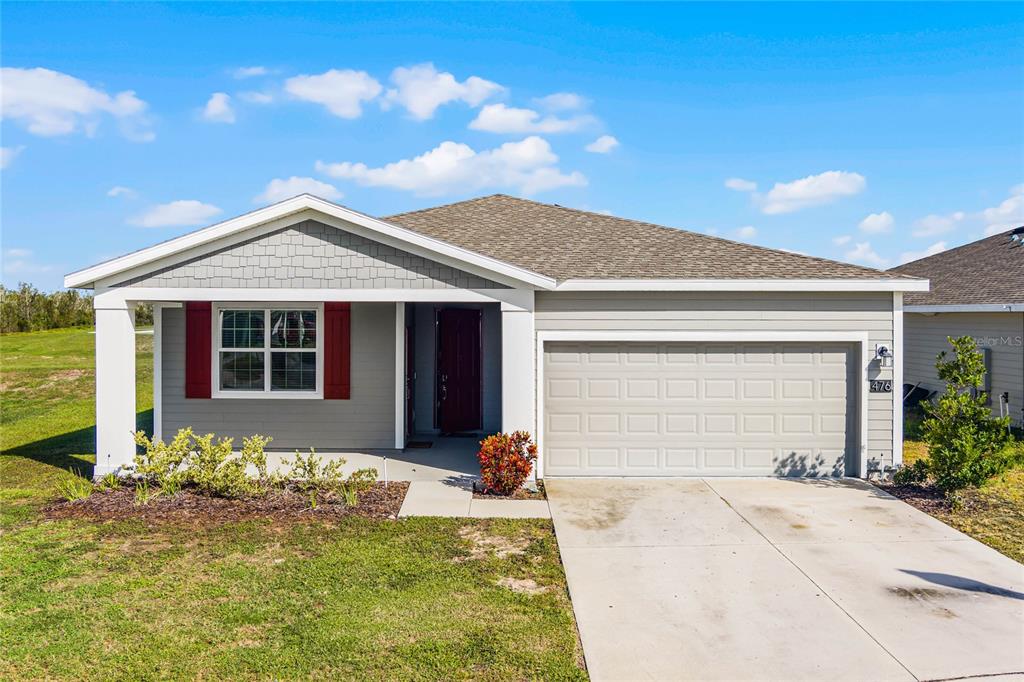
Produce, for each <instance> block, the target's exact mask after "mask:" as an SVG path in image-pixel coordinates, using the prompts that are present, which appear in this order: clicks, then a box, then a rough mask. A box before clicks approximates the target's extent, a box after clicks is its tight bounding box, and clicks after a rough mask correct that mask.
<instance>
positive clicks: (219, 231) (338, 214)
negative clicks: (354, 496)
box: [64, 194, 555, 289]
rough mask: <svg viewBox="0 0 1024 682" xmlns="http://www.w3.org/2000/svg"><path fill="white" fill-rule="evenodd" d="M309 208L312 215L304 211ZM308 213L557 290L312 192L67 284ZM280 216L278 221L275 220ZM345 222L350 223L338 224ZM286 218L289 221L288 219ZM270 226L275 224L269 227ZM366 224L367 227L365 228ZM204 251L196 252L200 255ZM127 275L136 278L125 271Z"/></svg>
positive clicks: (547, 281) (86, 283)
mask: <svg viewBox="0 0 1024 682" xmlns="http://www.w3.org/2000/svg"><path fill="white" fill-rule="evenodd" d="M306 212H310V214H309V215H308V216H307V215H304V214H305V213H306ZM307 218H316V219H318V220H320V221H321V222H324V223H326V224H329V225H332V226H334V227H339V228H340V229H346V230H351V231H353V232H355V233H357V234H362V235H363V236H370V235H372V238H374V239H377V240H384V241H386V242H390V243H392V244H394V243H396V242H397V243H400V244H402V245H403V248H406V249H410V250H412V251H413V252H414V253H420V254H422V255H425V256H427V257H430V258H433V259H436V260H439V261H441V262H445V263H446V264H448V265H451V264H453V261H454V262H456V263H461V265H460V266H457V267H462V268H463V269H466V267H467V266H469V267H471V268H472V267H474V266H475V267H476V268H480V269H482V270H484V271H486V272H488V273H490V275H491V276H492V277H498V278H501V279H512V280H515V281H516V282H519V283H522V284H528V285H531V286H537V287H540V288H543V289H553V288H554V286H555V280H554V279H552V278H550V277H546V276H544V275H541V274H539V273H536V272H532V271H530V270H527V269H525V268H520V267H518V266H515V265H512V264H510V263H506V262H504V261H500V260H497V259H495V258H491V257H490V256H485V255H483V254H479V253H476V252H474V251H470V250H468V249H464V248H462V247H459V246H455V245H454V244H449V243H448V242H444V241H441V240H440V239H434V238H433V237H428V236H426V235H423V234H420V233H419V232H414V231H413V230H409V229H406V228H404V227H399V226H397V225H392V224H391V223H388V222H385V221H383V220H379V219H377V218H373V217H371V216H368V215H366V214H363V213H359V212H358V211H353V210H352V209H349V208H345V207H344V206H339V205H338V204H335V203H332V202H330V201H327V200H325V199H321V198H319V197H314V196H312V195H310V194H300V195H299V196H296V197H292V198H291V199H285V200H284V201H281V202H278V203H276V204H272V205H270V206H267V207H265V208H261V209H257V210H255V211H251V212H249V213H246V214H244V215H241V216H238V217H237V218H232V219H230V220H225V221H224V222H221V223H217V224H215V225H211V226H210V227H206V228H203V229H201V230H196V231H195V232H190V233H189V234H186V235H183V236H181V237H177V238H175V239H170V240H168V241H165V242H161V243H159V244H156V245H155V246H151V247H149V248H146V249H142V250H139V251H135V252H133V253H129V254H126V255H124V256H121V257H119V258H114V259H113V260H109V261H105V262H103V263H99V264H97V265H93V266H91V267H88V268H84V269H82V270H77V271H75V272H72V273H70V274H68V275H67V276H65V277H64V286H65V287H68V288H83V287H84V288H88V287H91V286H94V285H95V284H96V283H97V282H99V281H101V280H104V279H109V278H110V277H113V276H114V275H124V274H125V273H126V272H129V271H132V270H133V269H137V268H139V267H141V266H151V267H153V268H156V269H158V268H159V265H155V263H157V262H159V261H161V259H166V258H168V257H172V256H176V255H179V254H182V253H183V252H186V251H193V250H197V249H198V247H201V246H204V245H209V244H211V243H213V242H218V244H217V247H218V248H219V247H221V246H223V245H225V243H230V242H221V240H225V239H226V238H229V237H233V236H235V237H236V240H237V239H238V237H237V236H238V235H243V234H244V236H243V237H242V238H244V239H248V238H250V237H251V236H252V235H251V234H249V231H250V230H252V229H253V228H257V227H261V226H264V229H269V230H270V231H272V230H273V229H279V228H280V227H282V226H283V224H288V223H290V222H298V221H299V220H304V219H307ZM275 221H278V222H276V223H275ZM338 221H341V222H342V223H343V224H344V227H341V226H340V225H339V223H338ZM282 223H283V224H282ZM267 225H274V227H272V228H267V227H266V226H267ZM359 228H362V229H359ZM199 253H201V252H199V251H196V253H195V254H191V255H198V254H199ZM123 278H124V279H128V278H130V275H125V276H124V277H123Z"/></svg>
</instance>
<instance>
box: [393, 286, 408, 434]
mask: <svg viewBox="0 0 1024 682" xmlns="http://www.w3.org/2000/svg"><path fill="white" fill-rule="evenodd" d="M405 399H406V398H405V302H404V301H398V302H397V303H395V449H396V450H401V449H403V448H404V447H405Z"/></svg>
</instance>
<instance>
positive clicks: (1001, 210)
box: [981, 184, 1024, 236]
mask: <svg viewBox="0 0 1024 682" xmlns="http://www.w3.org/2000/svg"><path fill="white" fill-rule="evenodd" d="M981 217H982V218H984V220H985V235H986V236H992V235H994V234H999V233H1000V232H1005V231H1006V230H1009V229H1010V228H1013V227H1020V226H1021V225H1024V184H1022V185H1016V186H1014V187H1011V188H1010V197H1009V198H1008V199H1006V200H1005V201H1003V202H1002V203H1001V204H999V205H998V206H993V207H992V208H986V209H985V210H984V211H982V212H981Z"/></svg>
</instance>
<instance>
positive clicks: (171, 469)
mask: <svg viewBox="0 0 1024 682" xmlns="http://www.w3.org/2000/svg"><path fill="white" fill-rule="evenodd" d="M215 438H216V437H215V436H214V434H212V433H208V434H206V435H205V436H197V435H195V433H194V432H193V431H192V429H191V428H184V429H181V430H180V431H178V433H177V434H176V435H175V436H174V438H173V439H172V440H171V441H170V442H169V443H164V442H163V441H160V440H154V439H150V438H148V437H147V436H146V434H144V433H142V432H138V433H136V434H135V442H136V443H137V444H139V445H140V446H142V448H143V451H142V452H141V453H139V454H137V455H136V456H135V471H136V473H137V474H138V475H139V476H140V477H141V478H142V480H144V481H146V482H151V483H153V484H155V485H156V486H158V487H159V488H160V489H161V490H162V491H164V492H165V493H166V494H168V495H173V494H176V493H177V492H178V491H179V490H180V489H181V487H182V485H184V484H186V483H190V484H192V485H194V486H195V487H196V488H198V489H199V490H200V491H202V492H204V493H206V494H208V495H216V496H218V497H229V498H238V497H246V496H250V495H256V494H259V493H261V492H265V491H266V490H267V489H269V488H270V487H272V486H273V485H275V484H276V483H277V482H278V479H276V478H275V477H272V476H270V475H269V474H268V473H267V456H266V453H265V452H264V449H265V447H266V445H267V443H269V442H270V440H271V439H270V438H266V437H264V436H258V435H255V436H249V437H248V438H244V439H243V440H242V451H241V452H240V453H239V454H238V455H235V454H234V451H233V447H232V446H233V444H234V441H233V439H231V438H220V439H216V440H215ZM250 465H251V466H253V467H254V468H255V470H256V477H255V478H253V477H252V476H250V475H249V466H250Z"/></svg>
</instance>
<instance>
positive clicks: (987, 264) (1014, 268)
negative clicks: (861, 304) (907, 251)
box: [890, 228, 1024, 305]
mask: <svg viewBox="0 0 1024 682" xmlns="http://www.w3.org/2000/svg"><path fill="white" fill-rule="evenodd" d="M1017 229H1021V228H1017ZM1012 233H1013V230H1007V231H1006V232H1002V233H1000V234H996V235H992V236H991V237H986V238H985V239H980V240H978V241H976V242H971V243H970V244H964V245H963V246H959V247H957V248H955V249H950V250H949V251H943V252H942V253H938V254H935V255H934V256H928V257H927V258H921V259H920V260H915V261H911V262H910V263H906V264H904V265H901V266H899V267H896V268H893V269H892V270H890V272H894V273H899V274H901V275H913V276H916V277H927V278H928V279H929V280H931V290H930V291H928V292H927V293H926V292H908V293H906V294H904V298H903V302H904V304H906V305H971V304H1000V303H1024V245H1021V243H1020V242H1014V241H1012V240H1011V239H1010V235H1011V234H1012Z"/></svg>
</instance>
